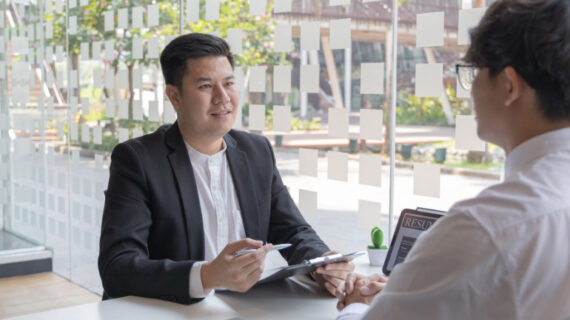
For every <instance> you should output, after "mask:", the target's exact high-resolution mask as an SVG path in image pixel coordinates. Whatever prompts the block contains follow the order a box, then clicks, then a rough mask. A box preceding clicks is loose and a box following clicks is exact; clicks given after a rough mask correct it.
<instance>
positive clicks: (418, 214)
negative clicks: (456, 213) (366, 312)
mask: <svg viewBox="0 0 570 320" xmlns="http://www.w3.org/2000/svg"><path fill="white" fill-rule="evenodd" d="M445 214H446V212H444V211H439V210H433V209H426V208H417V209H415V210H414V209H404V210H402V213H401V214H400V218H399V219H398V224H397V225H396V230H395V231H394V236H393V237H392V242H390V248H389V249H388V254H387V255H386V260H384V264H383V266H382V272H384V274H385V275H387V276H389V275H390V273H391V272H392V270H393V269H394V267H395V266H396V265H397V264H398V263H401V262H402V261H404V260H405V259H406V256H407V255H408V253H409V252H410V250H411V249H412V247H413V245H414V243H415V242H416V240H417V239H418V237H419V236H420V234H421V233H422V232H424V231H426V230H427V229H429V228H430V227H431V226H432V225H433V224H434V223H435V222H436V221H437V219H439V218H441V217H442V216H443V215H445Z"/></svg>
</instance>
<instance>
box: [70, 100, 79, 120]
mask: <svg viewBox="0 0 570 320" xmlns="http://www.w3.org/2000/svg"><path fill="white" fill-rule="evenodd" d="M78 103H79V101H78V99H77V97H70V98H69V113H70V114H71V117H72V119H73V118H75V115H76V114H77V104H78Z"/></svg>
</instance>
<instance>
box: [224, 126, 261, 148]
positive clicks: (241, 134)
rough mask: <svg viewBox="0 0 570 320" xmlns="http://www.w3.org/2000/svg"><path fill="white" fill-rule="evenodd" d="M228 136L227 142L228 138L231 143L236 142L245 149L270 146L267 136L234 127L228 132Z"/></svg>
mask: <svg viewBox="0 0 570 320" xmlns="http://www.w3.org/2000/svg"><path fill="white" fill-rule="evenodd" d="M227 137H228V138H226V142H228V140H229V141H230V143H232V142H235V143H236V144H237V146H238V147H240V148H243V149H249V148H260V147H261V148H266V147H267V146H268V140H267V138H266V137H265V136H262V135H260V134H255V133H249V132H245V131H242V130H235V129H232V130H230V132H228V134H227ZM232 140H233V141H232Z"/></svg>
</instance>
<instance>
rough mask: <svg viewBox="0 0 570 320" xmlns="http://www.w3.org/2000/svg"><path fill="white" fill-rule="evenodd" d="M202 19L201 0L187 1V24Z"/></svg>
mask: <svg viewBox="0 0 570 320" xmlns="http://www.w3.org/2000/svg"><path fill="white" fill-rule="evenodd" d="M199 19H200V0H186V22H197V21H198V20H199Z"/></svg>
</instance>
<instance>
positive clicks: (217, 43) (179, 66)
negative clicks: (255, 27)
mask: <svg viewBox="0 0 570 320" xmlns="http://www.w3.org/2000/svg"><path fill="white" fill-rule="evenodd" d="M211 56H214V57H216V56H225V57H226V58H228V61H229V62H230V64H231V65H232V68H233V67H234V57H233V55H232V53H231V51H230V47H229V46H228V44H227V43H226V41H224V39H222V38H219V37H216V36H213V35H210V34H205V33H188V34H185V35H181V36H179V37H177V38H176V39H174V40H172V41H171V42H170V43H169V44H168V45H167V46H166V48H164V50H162V53H161V55H160V66H161V68H162V74H163V75H164V80H165V81H166V84H172V85H175V86H176V87H178V88H179V89H181V87H182V78H183V77H184V74H185V73H186V72H187V71H188V70H187V67H186V61H188V60H189V59H199V58H203V57H211Z"/></svg>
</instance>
